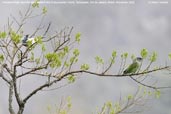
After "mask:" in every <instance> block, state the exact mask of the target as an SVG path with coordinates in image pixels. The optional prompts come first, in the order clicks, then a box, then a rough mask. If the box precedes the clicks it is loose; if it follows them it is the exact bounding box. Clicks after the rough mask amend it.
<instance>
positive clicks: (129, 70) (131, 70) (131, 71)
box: [123, 57, 142, 74]
mask: <svg viewBox="0 0 171 114" xmlns="http://www.w3.org/2000/svg"><path fill="white" fill-rule="evenodd" d="M141 61H142V58H141V57H137V58H135V59H134V60H133V63H132V64H131V65H129V67H128V68H127V69H126V70H124V72H123V74H134V73H136V72H137V71H138V69H139V67H140V64H139V62H141Z"/></svg>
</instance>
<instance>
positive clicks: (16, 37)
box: [10, 31, 22, 44]
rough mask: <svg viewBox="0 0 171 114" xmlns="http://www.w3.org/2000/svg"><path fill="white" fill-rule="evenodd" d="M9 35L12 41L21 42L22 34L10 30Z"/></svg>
mask: <svg viewBox="0 0 171 114" xmlns="http://www.w3.org/2000/svg"><path fill="white" fill-rule="evenodd" d="M10 37H11V39H12V41H13V42H14V43H16V44H18V43H20V42H21V38H22V36H21V35H19V34H17V33H15V32H14V31H12V32H11V34H10Z"/></svg>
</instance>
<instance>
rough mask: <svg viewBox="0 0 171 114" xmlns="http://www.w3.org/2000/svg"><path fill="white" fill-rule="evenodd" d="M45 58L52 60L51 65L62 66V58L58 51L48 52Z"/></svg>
mask: <svg viewBox="0 0 171 114" xmlns="http://www.w3.org/2000/svg"><path fill="white" fill-rule="evenodd" d="M45 58H46V59H47V60H48V61H49V62H50V67H51V68H55V67H57V68H58V67H60V66H61V59H60V57H59V55H58V54H56V53H48V54H46V55H45Z"/></svg>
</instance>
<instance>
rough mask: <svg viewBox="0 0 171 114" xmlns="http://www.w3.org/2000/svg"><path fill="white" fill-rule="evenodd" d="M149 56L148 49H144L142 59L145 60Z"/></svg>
mask: <svg viewBox="0 0 171 114" xmlns="http://www.w3.org/2000/svg"><path fill="white" fill-rule="evenodd" d="M147 55H148V51H147V49H145V48H144V49H142V50H141V57H142V58H143V59H145V58H146V57H147Z"/></svg>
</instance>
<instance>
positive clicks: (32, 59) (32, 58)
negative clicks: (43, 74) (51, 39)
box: [30, 52, 34, 61]
mask: <svg viewBox="0 0 171 114" xmlns="http://www.w3.org/2000/svg"><path fill="white" fill-rule="evenodd" d="M30 60H31V61H34V53H33V52H31V57H30Z"/></svg>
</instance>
